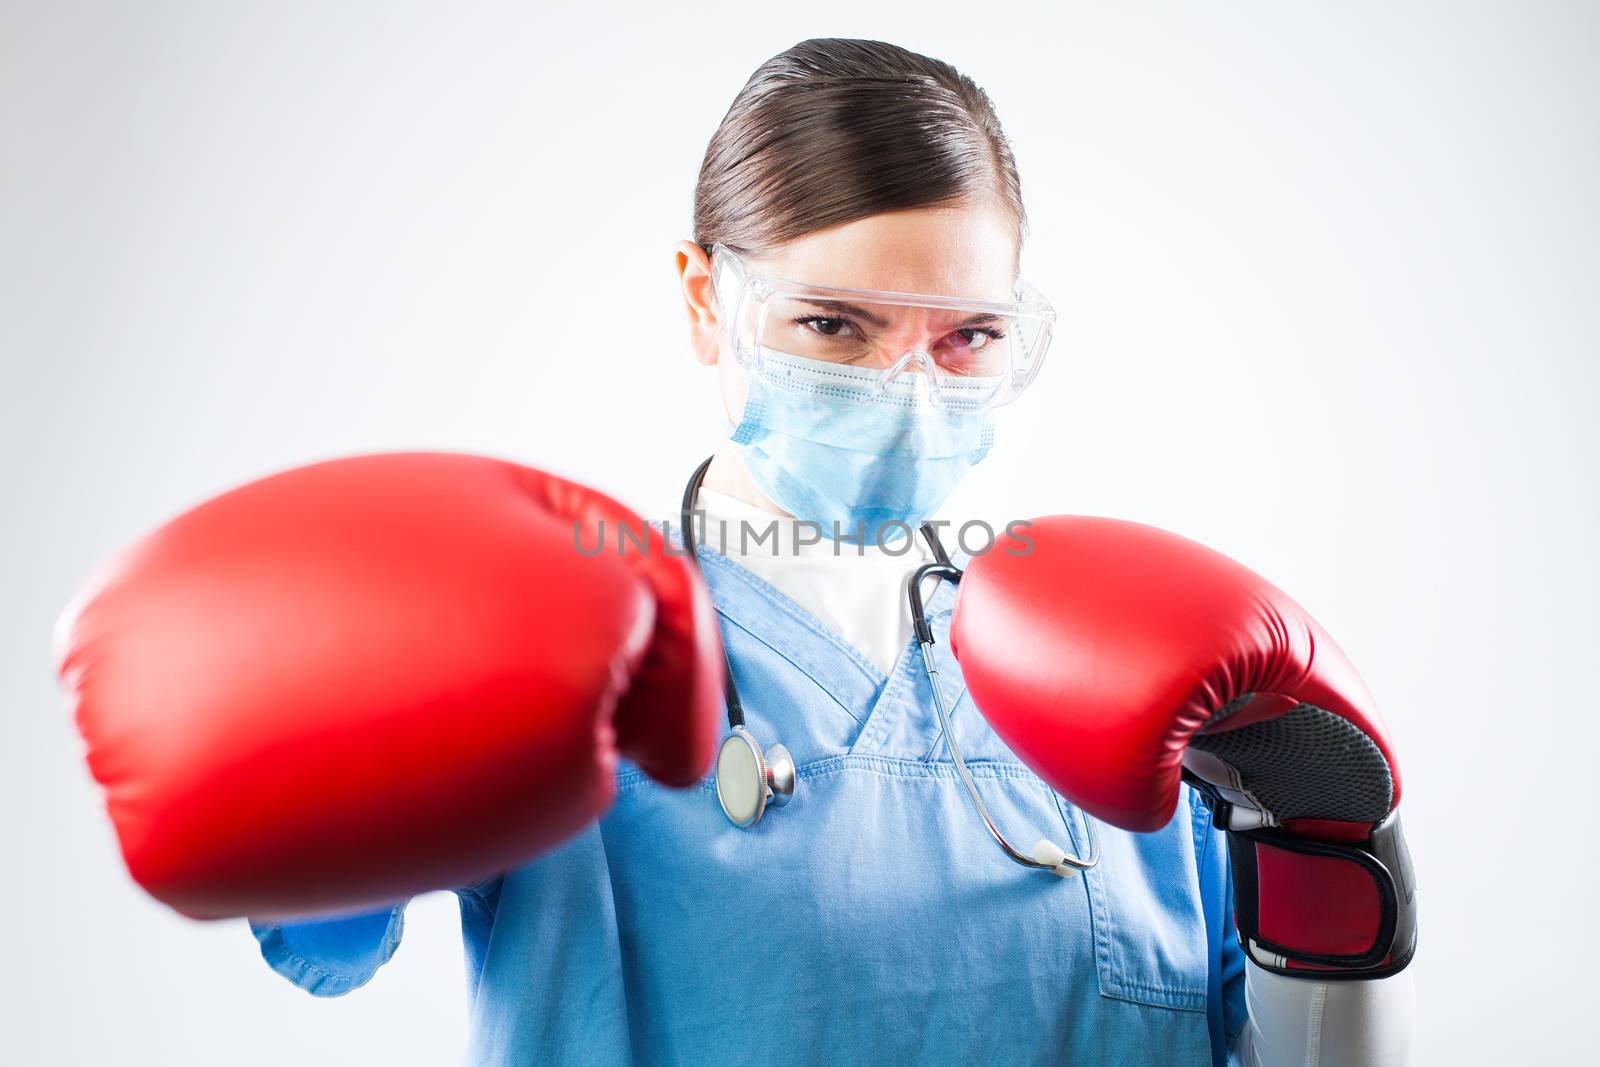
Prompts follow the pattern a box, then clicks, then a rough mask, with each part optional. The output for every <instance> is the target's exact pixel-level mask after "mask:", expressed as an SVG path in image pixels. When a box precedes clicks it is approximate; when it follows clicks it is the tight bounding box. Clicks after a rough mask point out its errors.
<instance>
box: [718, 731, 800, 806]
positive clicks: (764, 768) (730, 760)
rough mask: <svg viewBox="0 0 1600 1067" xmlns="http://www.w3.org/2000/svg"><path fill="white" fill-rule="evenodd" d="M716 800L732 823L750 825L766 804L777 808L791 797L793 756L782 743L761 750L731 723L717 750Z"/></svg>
mask: <svg viewBox="0 0 1600 1067" xmlns="http://www.w3.org/2000/svg"><path fill="white" fill-rule="evenodd" d="M716 782H717V802H718V803H720V804H721V805H722V813H723V814H724V815H726V816H727V817H728V821H729V822H731V823H733V825H735V826H740V827H746V826H754V825H755V824H756V823H758V822H760V821H761V815H762V813H763V812H765V811H766V810H767V805H769V804H770V805H771V806H773V807H775V808H781V807H783V805H785V804H787V803H789V800H790V798H791V797H793V796H794V782H795V773H794V758H793V757H792V756H790V755H789V750H788V749H786V748H784V747H783V746H782V745H772V746H770V747H768V748H767V750H766V751H765V752H763V751H762V749H761V746H760V745H759V744H757V743H756V739H755V738H754V737H752V736H750V732H749V731H748V730H746V729H745V728H744V727H743V726H735V727H734V728H733V729H732V730H730V731H729V732H728V735H727V736H726V737H724V738H723V739H722V747H721V748H720V749H718V750H717V775H716Z"/></svg>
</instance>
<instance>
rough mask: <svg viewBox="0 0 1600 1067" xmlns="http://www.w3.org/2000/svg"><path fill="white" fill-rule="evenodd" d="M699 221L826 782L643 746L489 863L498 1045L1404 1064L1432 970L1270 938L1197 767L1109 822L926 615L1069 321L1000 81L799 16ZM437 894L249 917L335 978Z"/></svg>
mask: <svg viewBox="0 0 1600 1067" xmlns="http://www.w3.org/2000/svg"><path fill="white" fill-rule="evenodd" d="M694 231H695V233H694V237H695V239H694V240H693V241H692V242H690V241H685V242H682V243H680V244H679V245H678V247H677V265H678V272H679V276H680V282H681V286H682V293H683V298H684V303H685V308H686V310H687V312H688V318H689V331H690V340H691V344H692V346H693V349H694V352H695V354H696V356H697V357H698V359H699V360H700V361H701V362H702V363H705V364H712V365H715V366H716V367H717V368H718V374H719V382H720V388H721V393H722V398H723V402H724V405H725V409H726V412H727V416H728V419H729V421H730V424H731V426H732V431H731V433H730V434H729V436H728V439H727V440H725V441H724V442H723V443H722V445H721V446H720V447H719V448H718V449H717V452H716V454H715V457H714V458H713V460H712V461H711V462H710V464H709V467H708V468H706V469H704V470H703V472H702V473H703V483H701V484H700V485H699V490H698V493H694V492H691V505H692V508H693V510H694V511H695V512H697V513H698V519H697V525H698V526H699V527H700V529H701V530H702V531H704V532H703V533H702V536H701V537H699V538H698V540H699V541H700V545H699V549H698V559H699V564H700V566H701V569H702V571H703V573H704V576H705V580H706V582H707V583H708V585H709V587H710V589H711V593H712V597H713V601H714V604H715V607H716V611H717V615H718V622H719V624H720V628H721V635H722V638H723V643H724V646H725V648H726V651H727V656H728V662H729V664H730V665H731V680H732V688H731V689H730V693H731V694H736V697H735V698H734V699H736V700H737V704H738V706H739V707H740V708H741V709H742V714H743V717H744V723H743V726H744V733H745V736H747V737H748V738H749V739H750V742H751V745H752V746H753V747H752V748H750V749H749V751H751V752H752V753H753V752H754V751H756V750H758V749H761V746H766V747H765V750H764V751H765V754H766V755H767V756H768V757H770V758H772V759H773V762H774V764H775V765H777V766H778V767H779V769H780V771H781V770H782V765H781V764H782V761H781V756H782V754H783V753H782V752H781V751H779V750H777V749H775V748H774V747H773V746H775V745H777V744H778V743H781V745H782V746H783V747H784V749H786V750H787V754H788V755H789V756H790V757H792V760H793V764H794V766H795V768H796V773H797V778H798V782H797V783H796V785H795V787H794V803H793V805H792V806H786V807H784V808H782V809H778V808H776V807H771V806H769V807H767V808H766V810H764V811H762V810H758V809H759V808H760V805H761V802H762V801H764V800H766V797H765V795H764V794H758V793H757V792H755V791H746V792H744V793H741V792H740V791H739V789H738V786H737V784H736V783H731V782H729V783H713V782H712V781H711V780H707V781H705V782H703V783H702V784H701V786H700V787H699V788H691V789H688V790H681V791H680V790H671V789H666V788H663V787H661V786H659V785H657V784H655V783H654V782H652V781H650V780H649V779H648V778H646V777H645V776H644V775H643V774H642V773H641V772H640V771H639V770H638V769H637V768H635V767H632V766H628V765H624V766H623V767H621V768H620V769H619V771H618V773H617V798H616V801H615V803H614V805H613V806H612V807H611V808H610V810H609V811H607V812H606V814H605V815H604V816H603V817H602V818H601V819H600V820H599V821H598V822H596V823H593V824H591V825H589V826H588V827H587V829H584V830H583V831H582V832H581V833H579V834H578V835H577V836H576V837H575V838H573V839H571V840H570V841H568V842H567V843H565V844H564V845H562V846H560V847H559V848H557V849H555V850H554V851H551V852H548V853H547V854H545V855H543V856H541V857H540V858H538V859H536V860H535V861H533V862H531V863H528V864H527V865H525V866H523V867H521V868H519V869H516V870H513V871H511V872H509V873H507V874H505V875H504V876H502V877H496V878H493V879H491V880H488V881H485V882H482V883H480V884H475V885H471V886H464V887H461V888H460V889H458V890H457V892H458V894H459V897H460V903H461V915H462V927H463V935H464V939H465V942H466V947H467V953H468V960H469V972H470V981H469V994H470V996H471V999H472V1011H471V1051H470V1059H471V1060H472V1062H476V1063H529V1062H552V1063H628V1062H639V1063H656V1062H660V1063H757V1062H767V1061H777V1062H796V1063H855V1062H869V1061H870V1062H880V1063H909V1062H959V1063H1058V1062H1093V1063H1140V1062H1160V1063H1168V1064H1178V1063H1204V1062H1216V1063H1220V1062H1225V1061H1227V1060H1228V1059H1229V1057H1230V1056H1233V1057H1235V1058H1236V1059H1237V1061H1239V1062H1270V1063H1288V1062H1321V1063H1325V1064H1326V1063H1334V1062H1338V1063H1355V1062H1383V1063H1396V1062H1402V1061H1403V1060H1404V1058H1405V1049H1406V1045H1407V1042H1408V1038H1409V1010H1410V1009H1409V996H1410V993H1409V981H1410V979H1409V978H1408V977H1407V976H1406V975H1405V974H1404V973H1402V974H1400V975H1398V976H1396V977H1392V978H1386V979H1383V980H1380V981H1366V982H1347V983H1333V982H1316V981H1311V980H1308V979H1305V978H1298V977H1285V976H1282V975H1278V974H1272V973H1269V972H1267V971H1266V970H1263V969H1260V968H1258V967H1256V966H1255V964H1254V963H1250V964H1249V965H1248V966H1247V964H1246V959H1245V956H1244V954H1243V953H1242V952H1241V949H1240V945H1239V941H1238V937H1237V935H1236V934H1235V932H1234V924H1233V921H1232V915H1231V907H1232V886H1231V884H1230V874H1229V867H1228V862H1227V840H1226V838H1225V836H1224V834H1223V833H1222V831H1221V830H1219V829H1217V828H1216V827H1215V826H1214V825H1213V823H1212V816H1211V813H1210V811H1209V810H1208V808H1207V807H1206V805H1205V804H1204V803H1202V802H1201V799H1200V797H1199V795H1198V794H1197V793H1196V792H1193V791H1191V790H1190V789H1188V788H1187V787H1185V789H1184V790H1183V792H1182V795H1181V798H1180V803H1179V806H1178V811H1177V814H1176V815H1175V816H1174V817H1173V818H1172V819H1171V820H1170V821H1169V822H1168V823H1167V824H1166V825H1165V826H1164V827H1163V828H1162V829H1160V830H1158V831H1157V832H1155V833H1151V834H1131V833H1127V832H1124V831H1121V830H1116V829H1114V828H1112V827H1109V826H1104V825H1102V826H1099V827H1098V832H1097V834H1093V835H1092V834H1091V827H1092V824H1091V821H1090V820H1088V819H1087V818H1086V817H1085V816H1084V814H1083V813H1082V812H1081V811H1080V810H1078V809H1077V808H1076V807H1074V806H1073V805H1071V804H1069V803H1067V802H1066V801H1065V800H1063V799H1062V798H1061V797H1059V796H1058V795H1056V794H1055V793H1054V792H1052V790H1050V789H1049V788H1048V787H1046V786H1045V785H1044V783H1043V782H1042V781H1040V779H1039V778H1037V777H1035V776H1034V775H1033V774H1032V773H1031V772H1030V771H1029V770H1028V769H1027V768H1026V767H1025V766H1023V764H1022V763H1021V762H1020V761H1019V759H1018V758H1017V756H1016V755H1014V754H1013V753H1012V751H1011V750H1010V749H1009V748H1008V747H1007V745H1006V744H1005V743H1003V742H1002V741H1001V740H1000V738H999V737H997V736H996V734H995V733H994V732H993V731H992V730H991V729H990V728H989V727H988V726H987V725H986V724H985V722H984V720H983V718H981V717H980V716H979V715H978V714H977V713H976V712H975V710H974V708H973V706H972V703H971V701H970V700H969V699H968V698H967V697H966V696H965V693H964V690H963V688H962V686H961V678H960V673H959V668H958V667H957V665H956V664H955V662H954V661H953V660H952V659H950V658H949V657H948V655H947V654H946V653H945V652H944V651H943V649H944V648H945V646H946V645H947V643H948V642H947V640H946V638H947V636H948V627H949V607H950V602H951V600H952V596H953V590H952V589H951V587H950V586H949V585H948V584H943V585H940V586H938V587H937V588H934V587H933V586H932V585H931V584H930V585H929V586H928V587H927V588H926V589H924V590H923V591H924V592H925V593H926V594H927V597H928V599H927V602H926V604H925V605H924V606H925V611H926V616H927V617H928V619H929V620H930V622H931V623H932V626H933V632H934V636H935V638H936V639H937V640H936V646H935V647H936V648H937V649H939V651H938V652H937V653H936V662H937V666H938V668H939V675H938V679H939V681H938V683H937V684H942V685H943V686H944V687H945V694H944V695H945V696H946V697H947V698H949V699H951V700H952V701H953V703H952V704H951V705H950V707H949V709H948V716H949V722H950V731H951V735H952V736H950V737H949V739H948V741H949V742H952V743H947V740H946V737H945V735H944V731H943V728H942V717H943V715H942V712H941V709H940V708H939V707H938V706H937V705H936V703H935V695H934V692H933V689H932V686H931V685H930V679H929V678H928V677H927V676H925V674H924V672H923V669H922V668H923V664H922V662H921V660H920V658H919V656H918V655H917V651H918V649H917V645H916V644H915V643H913V641H912V636H913V624H912V619H911V615H910V612H909V611H908V610H907V608H906V592H907V584H908V582H909V580H910V576H911V574H912V572H913V570H914V569H916V568H917V567H919V566H921V565H924V564H927V563H931V562H934V561H935V559H936V555H935V553H936V551H937V550H936V549H935V548H934V547H933V543H932V542H931V541H929V540H927V539H924V538H920V537H916V538H913V537H907V536H905V535H906V534H908V533H909V532H910V530H911V528H912V527H914V526H915V525H917V524H918V523H920V522H921V521H923V520H925V519H928V518H929V517H930V516H931V515H933V514H934V512H935V511H936V509H937V508H938V507H939V505H940V504H941V503H942V502H943V500H944V498H945V497H946V495H947V494H948V493H949V492H950V490H951V489H952V488H953V487H954V486H955V484H956V482H957V481H958V480H959V478H960V477H961V475H962V474H963V473H964V472H965V471H966V470H967V469H968V468H969V467H970V466H971V465H972V464H974V463H977V462H979V461H980V460H982V459H983V457H984V454H985V453H986V452H987V450H988V446H989V443H990V440H991V438H992V432H993V421H994V418H995V414H994V413H995V410H996V408H998V407H1000V406H1001V405H1002V404H1003V403H1004V402H1005V401H1006V400H1009V399H1011V398H1012V397H1013V396H1014V395H1015V394H1016V393H1017V392H1020V391H1021V389H1022V388H1023V387H1025V386H1026V384H1027V383H1028V381H1029V380H1030V379H1031V377H1032V374H1033V373H1034V372H1035V371H1036V370H1037V362H1038V360H1039V359H1040V358H1042V351H1043V345H1044V344H1045V342H1046V341H1047V340H1048V330H1049V326H1050V322H1049V319H1050V316H1049V313H1048V308H1047V305H1045V304H1044V303H1043V301H1042V300H1041V299H1040V298H1038V297H1037V296H1036V295H1034V294H1032V293H1031V292H1030V291H1028V290H1026V289H1025V288H1019V287H1018V284H1017V267H1018V261H1019V254H1020V249H1021V241H1022V235H1023V231H1024V213H1023V207H1022V200H1021V194H1020V186H1019V181H1018V176H1017V171H1016V166H1015V164H1014V162H1013V158H1012V154H1011V151H1010V149H1009V148H1008V146H1007V143H1006V141H1005V138H1004V136H1003V135H1002V133H1001V130H1000V126H999V123H998V121H997V119H996V118H995V115H994V113H993V111H992V109H991V107H990V104H989V101H988V99H987V97H986V96H985V95H984V93H983V92H982V91H981V90H980V89H979V88H978V87H977V86H975V85H974V84H973V83H972V82H971V81H970V80H968V79H967V78H965V77H963V76H961V75H960V74H958V73H957V72H956V71H955V70H953V69H952V68H951V67H949V66H948V65H946V64H944V63H942V62H939V61H936V60H932V59H928V58H925V57H923V56H919V55H916V54H913V53H910V52H907V51H905V50H903V49H900V48H896V47H893V46H891V45H887V44H882V43H878V42H870V41H849V40H812V41H805V42H802V43H801V44H798V45H796V46H795V47H793V48H791V49H789V50H788V51H786V52H784V53H782V54H781V55H778V56H776V57H774V58H773V59H772V60H770V61H768V62H767V63H765V64H763V65H762V66H761V68H760V69H759V70H757V71H756V73H755V75H754V76H753V77H752V78H751V79H750V81H749V83H748V84H747V85H746V86H745V87H744V89H743V90H742V91H741V92H740V93H739V95H738V97H737V99H736V100H735V101H734V103H733V106H732V108H731V109H730V110H729V112H728V114H727V116H726V117H725V118H724V120H723V122H722V125H721V127H720V128H719V129H718V131H717V132H716V134H715V136H714V137H713V138H712V141H711V144H710V146H709V148H708V149H707V152H706V154H705V160H704V164H703V166H702V169H701V173H700V178H699V184H698V187H697V189H696V196H695V218H694ZM840 289H844V290H852V291H855V293H854V294H850V293H839V292H837V291H836V290H840ZM874 293H876V294H879V295H877V296H874V295H873V294H874ZM895 293H898V294H928V299H926V300H920V301H919V300H917V299H915V298H907V299H904V300H901V301H900V302H896V299H895V298H894V297H892V296H884V295H883V294H895ZM791 519H793V520H801V522H799V523H796V522H792V521H789V520H791ZM780 520H781V521H780ZM980 540H981V539H980ZM964 547H966V548H969V549H971V550H972V551H978V550H979V549H978V548H977V547H976V546H975V545H973V544H970V543H969V544H965V545H964ZM958 697H959V698H958ZM953 749H954V750H959V751H960V752H961V753H962V754H964V756H965V758H966V762H965V767H966V769H967V771H968V772H970V775H971V779H972V785H973V786H975V787H976V789H977V790H978V791H979V793H980V795H981V797H982V799H983V801H984V802H985V803H986V804H987V807H988V813H989V815H991V816H992V817H993V820H994V822H995V823H996V824H997V826H998V827H999V828H1001V831H1002V832H1005V833H1010V832H1015V833H1024V832H1029V833H1042V834H1043V835H1044V836H1045V837H1046V838H1050V839H1053V840H1055V841H1059V842H1060V846H1059V848H1060V853H1063V854H1066V855H1070V856H1072V857H1074V858H1076V859H1080V860H1084V861H1085V862H1084V863H1082V864H1080V865H1079V866H1080V867H1081V868H1083V869H1081V873H1080V874H1079V875H1078V876H1076V877H1064V878H1056V877H1050V876H1048V875H1041V874H1040V873H1038V872H1036V871H1029V870H1025V869H1023V868H1022V867H1019V866H1018V865H1016V864H1013V863H1011V862H1008V861H1007V860H1006V858H1005V857H1004V856H1003V855H1002V854H1001V853H1000V852H999V851H998V850H996V848H995V843H994V841H993V840H991V838H990V835H989V832H988V830H987V829H986V827H985V825H984V822H983V821H982V820H980V819H979V818H978V817H977V815H976V814H975V812H974V810H973V807H972V800H971V798H970V796H969V793H968V790H967V783H966V782H964V781H963V773H962V772H961V771H960V770H959V769H958V768H957V766H956V764H955V762H954V761H953V752H952V750H953ZM736 757H737V753H734V754H733V755H729V756H726V757H725V758H727V759H735V758H736ZM752 765H753V763H752ZM724 769H725V770H728V771H729V774H730V777H731V775H732V772H733V771H734V770H737V769H738V768H737V767H736V766H734V765H733V764H728V765H727V766H725V768H724ZM778 784H779V785H780V786H782V785H783V784H784V783H782V782H781V781H780V782H779V783H778ZM719 795H720V799H721V801H722V803H721V804H720V805H719V803H718V799H719ZM783 799H785V796H784V790H783V789H782V788H780V789H779V790H778V791H777V792H776V793H775V794H774V795H773V797H772V800H773V801H774V802H776V801H781V800H783ZM738 824H745V825H738ZM1028 840H1031V839H1028ZM1096 851H1098V856H1097V857H1092V858H1093V859H1094V862H1092V863H1090V862H1089V860H1090V858H1091V856H1092V854H1093V853H1095V852H1096ZM1052 862H1053V861H1052ZM1046 865H1047V866H1048V865H1049V864H1046ZM1068 873H1070V872H1068ZM402 911H403V909H402V908H401V907H395V908H393V909H390V910H387V911H384V912H380V913H377V914H371V915H364V916H359V917H355V918H345V919H338V920H329V921H319V922H305V923H270V922H256V923H253V924H252V926H253V929H254V931H255V934H256V936H257V938H258V939H259V941H260V944H261V949H262V952H263V953H264V955H265V957H266V959H267V960H268V962H269V963H270V964H271V965H272V966H273V967H274V968H275V969H277V970H278V971H279V972H280V973H281V974H283V975H285V976H286V977H288V978H289V979H291V980H292V981H294V982H296V983H297V984H299V985H300V986H302V987H303V988H305V989H307V990H309V991H310V992H312V993H315V994H318V995H324V996H326V995H336V994H341V993H345V992H348V991H349V990H352V989H354V988H356V987H358V986H360V985H362V984H363V983H364V982H366V981H367V980H368V979H369V978H370V977H371V976H372V974H373V973H374V971H375V970H376V969H377V968H378V967H379V966H380V965H381V964H382V963H383V962H384V961H386V960H387V959H389V957H390V955H391V954H392V953H393V952H394V951H395V948H396V946H397V944H398V942H399V939H400V933H401V925H402Z"/></svg>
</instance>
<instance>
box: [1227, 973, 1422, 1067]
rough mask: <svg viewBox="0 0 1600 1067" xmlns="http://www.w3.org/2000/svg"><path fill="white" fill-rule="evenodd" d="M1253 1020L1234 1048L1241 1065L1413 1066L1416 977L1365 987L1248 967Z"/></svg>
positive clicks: (1236, 1061)
mask: <svg viewBox="0 0 1600 1067" xmlns="http://www.w3.org/2000/svg"><path fill="white" fill-rule="evenodd" d="M1244 983H1245V1003H1246V1005H1247V1008H1248V1012H1249V1019H1248V1020H1247V1021H1246V1023H1245V1025H1244V1029H1242V1030H1241V1031H1240V1032H1239V1037H1238V1040H1236V1041H1235V1042H1234V1044H1233V1050H1232V1055H1231V1056H1230V1057H1229V1060H1228V1062H1229V1063H1230V1064H1233V1065H1235V1067H1277V1065H1279V1064H1296V1063H1306V1064H1312V1063H1314V1064H1317V1065H1318V1067H1363V1065H1366V1064H1384V1065H1385V1067H1387V1065H1389V1064H1394V1065H1395V1067H1404V1065H1405V1064H1408V1063H1410V1062H1411V1033H1412V1028H1413V1026H1414V1024H1415V1004H1414V1002H1415V995H1416V994H1415V989H1414V987H1413V984H1412V979H1411V972H1410V971H1409V970H1407V971H1401V972H1400V973H1399V974H1394V975H1390V976H1389V977H1388V978H1374V979H1370V980H1368V981H1361V982H1318V981H1314V980H1312V979H1309V978H1290V977H1288V976H1287V975H1281V974H1274V973H1273V972H1271V971H1268V970H1264V969H1262V968H1260V967H1257V966H1256V965H1255V964H1254V963H1251V962H1248V961H1247V962H1246V963H1245V973H1244Z"/></svg>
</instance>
